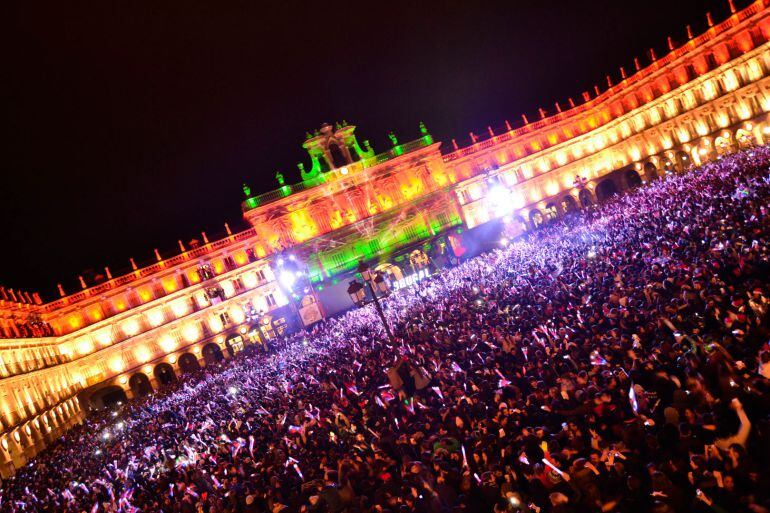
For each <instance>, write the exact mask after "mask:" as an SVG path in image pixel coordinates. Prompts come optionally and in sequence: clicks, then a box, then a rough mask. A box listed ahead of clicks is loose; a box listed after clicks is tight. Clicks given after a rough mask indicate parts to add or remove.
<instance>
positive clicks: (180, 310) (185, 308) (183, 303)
mask: <svg viewBox="0 0 770 513" xmlns="http://www.w3.org/2000/svg"><path fill="white" fill-rule="evenodd" d="M225 283H227V282H225ZM231 287H232V285H231ZM222 288H224V287H222ZM171 311H172V312H174V315H175V316H176V317H177V318H179V317H184V316H185V315H187V314H188V313H189V312H190V303H189V302H188V300H187V298H180V299H177V300H176V301H174V302H173V303H171Z"/></svg>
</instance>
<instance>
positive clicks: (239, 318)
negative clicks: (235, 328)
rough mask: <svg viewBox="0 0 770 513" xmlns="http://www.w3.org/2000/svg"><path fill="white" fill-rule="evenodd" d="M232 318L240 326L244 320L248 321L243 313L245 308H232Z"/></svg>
mask: <svg viewBox="0 0 770 513" xmlns="http://www.w3.org/2000/svg"><path fill="white" fill-rule="evenodd" d="M230 318H231V319H232V320H233V322H235V323H236V324H240V323H242V322H243V321H244V320H246V315H245V314H244V313H243V308H241V307H240V306H238V305H235V306H233V307H232V308H230Z"/></svg>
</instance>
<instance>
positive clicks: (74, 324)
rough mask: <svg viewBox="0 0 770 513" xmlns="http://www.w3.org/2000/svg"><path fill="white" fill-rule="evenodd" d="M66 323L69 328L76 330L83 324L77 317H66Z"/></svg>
mask: <svg viewBox="0 0 770 513" xmlns="http://www.w3.org/2000/svg"><path fill="white" fill-rule="evenodd" d="M67 323H68V324H69V325H70V328H72V329H73V330H76V329H78V328H79V327H80V326H81V325H82V324H83V321H82V319H81V318H80V316H78V315H70V316H69V317H67Z"/></svg>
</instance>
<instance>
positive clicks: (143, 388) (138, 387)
mask: <svg viewBox="0 0 770 513" xmlns="http://www.w3.org/2000/svg"><path fill="white" fill-rule="evenodd" d="M128 386H129V387H131V391H132V392H133V393H134V397H144V396H146V395H148V394H151V393H152V384H151V383H150V378H148V377H147V374H145V373H143V372H137V373H136V374H134V375H133V376H131V377H130V378H129V379H128Z"/></svg>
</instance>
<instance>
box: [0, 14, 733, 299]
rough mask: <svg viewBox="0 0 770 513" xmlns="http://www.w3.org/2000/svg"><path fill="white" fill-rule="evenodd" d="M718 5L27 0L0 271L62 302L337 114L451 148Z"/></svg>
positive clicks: (291, 172) (17, 28) (289, 166)
mask: <svg viewBox="0 0 770 513" xmlns="http://www.w3.org/2000/svg"><path fill="white" fill-rule="evenodd" d="M745 3H746V2H740V1H739V2H738V5H739V6H742V5H745ZM708 10H711V11H712V12H713V13H714V15H715V18H716V19H718V20H721V19H723V18H724V17H725V16H726V10H727V2H726V0H725V1H721V0H720V1H719V2H703V1H694V0H676V1H675V2H672V1H671V0H645V1H640V2H625V1H618V0H595V1H589V2H582V3H581V2H563V3H561V2H557V1H546V2H536V1H526V2H524V1H513V0H508V1H505V2H500V3H496V4H495V3H487V2H471V1H464V2H447V3H439V2H436V3H432V2H428V1H414V2H409V3H403V4H401V3H398V2H395V1H387V2H373V3H371V4H370V5H367V3H366V2H313V3H312V5H310V2H308V5H303V4H301V3H296V4H294V3H290V2H275V3H274V4H273V5H270V4H268V3H267V2H264V1H260V0H253V1H248V2H242V3H236V2H191V1H189V0H188V1H184V2H181V1H180V2H171V1H165V2H157V1H150V2H137V1H130V2H128V1H117V0H114V1H108V2H104V1H99V2H92V3H91V5H88V3H86V2H83V3H81V2H51V4H50V6H48V7H45V8H43V7H42V6H40V4H38V3H37V2H20V3H19V5H17V6H16V7H15V9H14V10H12V11H11V14H10V16H8V17H7V18H6V20H5V22H4V23H8V24H10V27H4V28H3V32H5V34H6V41H8V43H6V44H7V46H6V50H10V52H11V54H12V55H11V58H10V60H7V59H5V60H4V63H3V67H4V72H5V73H3V75H4V78H3V79H2V81H1V82H0V83H2V85H1V86H0V87H2V88H3V89H5V92H4V93H3V98H4V101H3V108H2V110H3V119H4V122H5V123H4V124H5V128H6V130H5V135H4V136H3V137H2V138H1V139H0V140H1V141H2V142H1V143H0V145H1V148H0V149H1V150H2V151H0V166H2V167H0V172H1V173H2V175H1V176H2V182H0V183H1V184H2V185H0V219H2V222H3V233H2V238H1V239H0V240H2V251H0V258H1V259H2V262H0V264H1V265H0V284H4V285H6V286H10V287H21V288H24V289H27V290H40V291H42V292H43V293H44V295H45V296H47V297H49V298H50V297H53V296H54V294H52V291H54V290H55V288H54V287H55V284H56V283H57V282H62V283H64V284H65V287H66V288H68V290H74V289H75V284H76V283H77V282H76V276H77V275H78V274H79V273H81V272H82V271H84V270H86V269H102V268H103V267H104V266H105V265H110V266H111V267H112V268H113V270H115V271H117V270H118V269H123V268H126V267H127V266H128V258H129V257H130V256H133V257H134V258H135V259H136V260H137V261H140V262H141V261H148V260H149V259H151V258H152V249H153V248H154V247H158V248H160V249H161V251H163V250H164V249H165V250H174V248H176V241H177V239H180V238H181V239H183V240H185V241H187V240H189V239H190V238H192V237H195V236H196V235H197V234H198V233H199V231H200V230H206V231H207V232H209V233H210V234H212V235H213V234H218V233H220V232H222V231H223V223H224V222H225V221H228V222H230V223H231V225H232V226H234V227H235V226H239V225H241V223H242V221H241V215H240V209H239V204H240V201H241V196H242V193H241V184H242V183H243V182H244V181H246V182H248V183H249V184H250V185H251V186H252V189H253V190H254V191H255V192H258V191H264V190H269V189H273V188H275V181H274V178H273V176H274V174H275V172H276V171H277V170H281V171H282V172H283V173H284V174H285V175H286V177H287V180H288V181H289V182H295V181H297V180H298V171H297V168H296V163H297V162H298V161H300V160H304V152H303V150H302V148H301V143H302V141H303V140H304V134H305V132H306V131H312V130H313V129H314V128H317V127H318V126H319V125H320V124H321V123H322V122H324V121H328V122H334V121H337V120H342V119H345V120H347V121H348V122H350V123H353V124H355V125H357V126H358V130H357V133H358V134H359V141H362V140H363V139H369V140H370V141H371V142H372V145H373V146H374V148H375V150H376V151H378V152H379V151H384V150H385V149H387V136H386V134H387V133H388V131H390V130H394V131H395V132H396V134H397V135H399V138H400V139H401V140H402V141H407V140H411V139H412V138H416V136H417V133H418V129H417V125H418V123H419V122H420V121H424V122H425V123H426V125H427V126H428V128H429V129H430V130H431V132H432V133H433V135H434V137H435V138H436V139H437V140H443V141H444V147H447V146H450V145H451V143H450V140H451V138H457V139H458V141H459V140H465V139H467V137H468V136H467V134H468V131H470V130H474V131H476V132H477V133H479V132H482V131H484V130H485V127H486V126H487V125H492V126H493V127H500V126H503V124H504V120H505V119H509V120H510V121H511V122H517V121H518V120H519V119H520V115H521V113H522V112H528V113H530V119H534V114H531V113H533V112H536V110H537V108H538V107H541V106H542V107H545V108H551V109H552V108H553V103H554V101H556V100H560V101H562V102H565V101H566V98H567V97H568V96H573V97H574V98H575V99H576V100H577V99H578V98H579V97H580V93H581V92H582V91H584V90H588V89H592V87H593V84H599V85H600V86H601V87H602V89H603V88H604V86H605V79H604V76H605V75H606V74H607V73H611V74H612V75H613V77H617V76H618V74H619V73H618V68H619V66H621V65H624V66H625V67H626V69H627V70H630V69H632V67H633V65H632V59H633V57H634V55H638V56H644V54H645V51H646V49H647V48H649V47H651V46H654V47H656V48H657V49H658V55H663V54H664V53H665V47H666V43H665V41H666V36H667V35H672V36H673V37H674V39H675V40H680V41H681V40H683V39H684V38H685V25H686V24H688V23H689V24H692V25H693V28H694V29H695V30H696V31H697V32H700V31H702V30H703V27H704V26H705V12H706V11H708ZM642 61H643V62H646V61H647V59H646V58H643V59H642Z"/></svg>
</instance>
